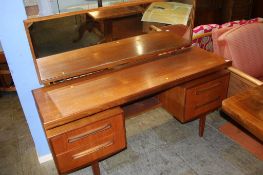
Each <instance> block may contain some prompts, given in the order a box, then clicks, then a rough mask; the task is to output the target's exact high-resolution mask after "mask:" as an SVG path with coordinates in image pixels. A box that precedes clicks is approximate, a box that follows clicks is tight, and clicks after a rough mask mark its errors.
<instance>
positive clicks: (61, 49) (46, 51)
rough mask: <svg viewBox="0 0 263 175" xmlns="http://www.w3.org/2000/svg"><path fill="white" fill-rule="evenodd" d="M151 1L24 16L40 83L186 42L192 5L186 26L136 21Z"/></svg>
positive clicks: (152, 55) (148, 55) (136, 58)
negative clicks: (42, 15) (48, 14)
mask: <svg viewBox="0 0 263 175" xmlns="http://www.w3.org/2000/svg"><path fill="white" fill-rule="evenodd" d="M111 2H112V3H113V2H115V1H111ZM116 2H117V1H116ZM152 2H158V1H157V0H146V1H138V0H137V1H130V2H124V3H118V4H117V5H116V4H115V5H112V6H107V7H101V8H95V9H90V10H82V11H76V12H67V13H62V14H56V15H51V16H46V17H38V18H30V19H28V20H25V27H26V31H27V36H28V40H29V43H30V47H31V52H32V55H33V58H34V63H35V66H36V69H37V72H38V76H39V80H40V82H41V83H43V84H50V83H56V82H58V81H61V80H65V79H72V78H75V77H77V76H85V75H88V74H91V73H93V72H98V71H103V70H109V69H112V68H113V67H115V66H120V65H124V64H127V63H129V62H138V61H142V60H148V59H152V58H156V57H158V55H162V54H164V53H169V52H171V51H174V50H176V49H178V48H180V47H185V46H189V45H190V44H191V28H192V26H191V25H192V19H193V15H192V14H194V13H193V9H194V8H192V11H191V8H190V12H191V14H190V12H189V14H188V16H190V17H189V20H187V24H186V25H175V26H170V25H168V24H163V23H155V22H147V21H142V17H143V14H144V13H145V11H146V10H147V8H148V7H149V5H151V3H152ZM160 2H163V1H160ZM191 2H194V1H191ZM102 4H103V3H102ZM157 6H160V4H157ZM154 8H155V7H154ZM162 8H163V7H162ZM165 8H166V7H165ZM161 10H164V9H161ZM151 31H153V32H151ZM149 32H150V33H149ZM147 33H149V34H147ZM182 36H184V37H182Z"/></svg>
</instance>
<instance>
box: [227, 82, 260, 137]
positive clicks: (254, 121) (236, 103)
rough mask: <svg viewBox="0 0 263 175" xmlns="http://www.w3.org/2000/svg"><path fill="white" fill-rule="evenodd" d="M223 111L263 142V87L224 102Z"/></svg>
mask: <svg viewBox="0 0 263 175" xmlns="http://www.w3.org/2000/svg"><path fill="white" fill-rule="evenodd" d="M222 107H223V110H224V111H225V112H226V113H227V114H229V115H230V116H231V117H232V118H233V119H234V120H236V121H237V122H238V123H239V124H241V125H242V126H243V127H244V128H246V129H248V130H249V131H250V132H251V133H252V134H254V135H255V136H256V137H257V138H259V139H260V140H261V141H263V86H259V87H254V88H250V89H249V90H247V91H244V92H242V93H239V94H237V95H235V96H232V97H230V98H228V99H226V100H224V101H223V105H222Z"/></svg>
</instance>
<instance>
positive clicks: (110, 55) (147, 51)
mask: <svg viewBox="0 0 263 175" xmlns="http://www.w3.org/2000/svg"><path fill="white" fill-rule="evenodd" d="M188 44H189V42H188V41H187V40H185V39H183V38H182V37H180V36H178V35H177V34H176V33H173V32H154V33H150V34H145V35H140V36H135V37H130V38H126V39H122V40H118V41H114V42H109V43H104V44H99V45H95V46H91V47H86V48H82V49H77V50H73V51H69V52H64V53H60V54H56V55H51V56H47V57H42V58H39V59H37V60H36V61H37V67H38V70H39V74H40V79H41V81H42V82H43V83H48V82H52V81H56V80H61V79H65V78H69V77H73V76H77V75H81V74H86V73H90V72H94V71H97V70H102V69H106V68H111V67H114V66H116V65H120V64H124V63H127V62H131V61H134V60H139V59H140V60H142V59H147V58H150V57H151V58H152V57H153V55H156V56H157V55H158V54H161V53H163V52H167V51H172V50H176V49H178V48H181V47H183V46H187V45H188Z"/></svg>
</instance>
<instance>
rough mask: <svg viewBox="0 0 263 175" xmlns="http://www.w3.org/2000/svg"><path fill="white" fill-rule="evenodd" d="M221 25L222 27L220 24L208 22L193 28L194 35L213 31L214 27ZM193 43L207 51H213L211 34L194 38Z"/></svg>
mask: <svg viewBox="0 0 263 175" xmlns="http://www.w3.org/2000/svg"><path fill="white" fill-rule="evenodd" d="M219 27H220V25H218V24H207V25H201V26H197V27H195V28H194V29H193V36H197V35H200V34H204V33H208V32H212V30H213V29H215V28H219ZM192 45H193V46H197V47H200V48H203V49H205V50H207V51H211V52H212V51H213V45H212V37H211V36H205V37H202V38H198V39H194V40H193V41H192Z"/></svg>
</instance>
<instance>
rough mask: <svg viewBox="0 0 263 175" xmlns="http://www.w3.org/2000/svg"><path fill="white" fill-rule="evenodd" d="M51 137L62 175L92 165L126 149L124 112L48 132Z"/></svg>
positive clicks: (95, 169) (116, 110)
mask: <svg viewBox="0 0 263 175" xmlns="http://www.w3.org/2000/svg"><path fill="white" fill-rule="evenodd" d="M46 134H47V138H48V141H49V144H50V147H51V150H52V152H53V157H54V160H55V163H56V166H57V168H58V171H59V173H60V174H64V173H68V172H71V171H72V170H75V169H78V168H81V167H84V166H87V165H92V169H93V172H94V174H100V172H99V165H98V161H99V160H101V159H103V158H105V157H108V156H110V155H111V154H114V153H116V152H118V151H120V150H122V149H124V148H125V147H126V134H125V126H124V116H123V111H122V110H121V109H120V108H119V107H117V108H113V109H109V110H106V111H103V112H100V113H98V114H95V115H92V116H88V117H86V118H82V119H80V120H77V121H74V122H71V123H68V124H65V125H62V126H59V127H56V128H53V129H50V130H47V132H46Z"/></svg>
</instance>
